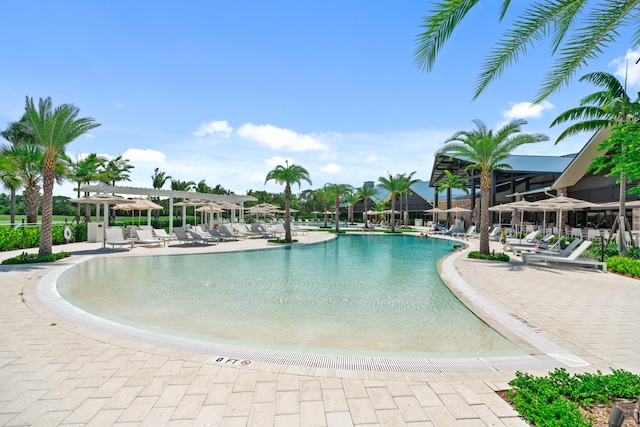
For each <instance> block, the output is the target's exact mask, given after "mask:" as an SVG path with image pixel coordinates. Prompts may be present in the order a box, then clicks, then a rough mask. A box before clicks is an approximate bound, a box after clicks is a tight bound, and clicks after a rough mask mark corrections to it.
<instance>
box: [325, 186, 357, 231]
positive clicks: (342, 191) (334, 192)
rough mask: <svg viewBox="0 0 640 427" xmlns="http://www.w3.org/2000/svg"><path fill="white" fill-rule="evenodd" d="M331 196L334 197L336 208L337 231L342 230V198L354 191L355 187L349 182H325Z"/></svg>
mask: <svg viewBox="0 0 640 427" xmlns="http://www.w3.org/2000/svg"><path fill="white" fill-rule="evenodd" d="M324 188H325V189H326V190H327V192H328V194H329V196H330V197H331V198H332V199H333V202H334V204H335V209H336V211H335V212H336V233H338V232H340V199H341V197H342V196H345V195H347V194H349V193H352V192H353V187H352V186H350V185H349V184H325V186H324Z"/></svg>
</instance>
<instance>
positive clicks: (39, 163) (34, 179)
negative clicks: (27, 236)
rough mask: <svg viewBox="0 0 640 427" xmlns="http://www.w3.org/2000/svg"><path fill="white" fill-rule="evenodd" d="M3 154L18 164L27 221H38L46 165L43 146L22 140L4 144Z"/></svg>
mask: <svg viewBox="0 0 640 427" xmlns="http://www.w3.org/2000/svg"><path fill="white" fill-rule="evenodd" d="M1 154H2V156H3V157H7V158H10V159H12V162H13V163H14V164H15V165H16V171H17V175H18V177H19V178H20V180H21V186H22V187H23V188H24V191H23V195H24V198H23V204H24V211H25V213H26V214H27V223H29V224H35V223H37V222H38V210H39V209H40V189H41V181H42V168H43V167H44V151H43V149H42V147H40V146H38V145H35V144H32V143H30V142H20V143H17V144H13V145H8V146H7V145H5V146H3V147H2V152H1Z"/></svg>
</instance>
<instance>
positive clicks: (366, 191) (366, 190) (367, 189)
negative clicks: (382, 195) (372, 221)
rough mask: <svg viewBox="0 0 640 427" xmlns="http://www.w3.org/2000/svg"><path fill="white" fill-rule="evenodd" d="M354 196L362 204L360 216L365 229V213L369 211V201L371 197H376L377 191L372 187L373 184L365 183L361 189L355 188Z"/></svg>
mask: <svg viewBox="0 0 640 427" xmlns="http://www.w3.org/2000/svg"><path fill="white" fill-rule="evenodd" d="M356 194H357V195H358V197H360V198H361V199H362V203H363V204H364V213H363V215H362V220H363V221H364V224H365V227H366V225H367V212H368V211H369V200H370V199H371V198H372V197H373V196H376V195H378V189H377V188H376V187H375V186H374V185H373V182H365V183H364V184H363V185H362V187H359V188H356Z"/></svg>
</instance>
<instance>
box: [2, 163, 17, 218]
mask: <svg viewBox="0 0 640 427" xmlns="http://www.w3.org/2000/svg"><path fill="white" fill-rule="evenodd" d="M3 154H4V153H3ZM18 173H19V172H18V164H17V162H16V161H15V159H13V158H11V157H9V156H5V155H2V157H0V184H2V186H3V187H4V188H6V189H7V190H9V191H10V192H11V197H10V202H9V203H10V207H9V219H10V223H11V227H13V226H14V225H15V222H16V191H17V190H18V189H19V188H20V186H21V185H22V180H21V179H20V175H19V174H18Z"/></svg>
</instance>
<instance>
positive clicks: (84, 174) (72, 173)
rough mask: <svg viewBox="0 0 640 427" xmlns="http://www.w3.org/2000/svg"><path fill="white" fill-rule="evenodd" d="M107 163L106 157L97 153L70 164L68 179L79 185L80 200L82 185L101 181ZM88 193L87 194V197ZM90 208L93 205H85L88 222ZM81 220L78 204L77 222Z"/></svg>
mask: <svg viewBox="0 0 640 427" xmlns="http://www.w3.org/2000/svg"><path fill="white" fill-rule="evenodd" d="M106 162H107V158H106V157H104V156H99V155H97V154H96V153H91V154H89V155H88V156H86V157H84V158H80V156H76V160H75V161H71V162H69V173H68V179H69V180H70V181H71V182H75V183H76V184H78V186H77V188H76V190H77V194H78V198H80V186H81V185H82V184H90V183H92V182H94V181H100V178H101V176H102V173H103V168H104V166H105V163H106ZM86 194H87V193H85V195H86ZM90 208H91V205H90V204H88V203H85V214H84V216H85V219H86V221H87V222H88V221H89V217H90ZM79 220H80V203H78V209H77V213H76V221H79Z"/></svg>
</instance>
